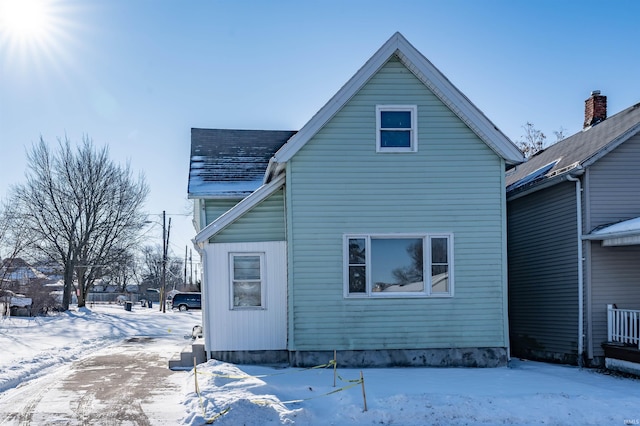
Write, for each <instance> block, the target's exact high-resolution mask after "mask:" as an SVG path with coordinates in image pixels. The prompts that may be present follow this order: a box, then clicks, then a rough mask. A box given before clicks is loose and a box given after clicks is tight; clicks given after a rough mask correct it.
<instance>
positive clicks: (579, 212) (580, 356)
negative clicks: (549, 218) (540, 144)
mask: <svg viewBox="0 0 640 426" xmlns="http://www.w3.org/2000/svg"><path fill="white" fill-rule="evenodd" d="M567 180H568V181H570V182H575V183H576V215H577V222H578V224H577V228H578V366H580V367H583V364H584V363H583V353H584V270H583V260H582V256H583V254H582V185H581V182H580V178H577V177H574V176H571V175H567Z"/></svg>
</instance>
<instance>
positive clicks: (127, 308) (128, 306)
mask: <svg viewBox="0 0 640 426" xmlns="http://www.w3.org/2000/svg"><path fill="white" fill-rule="evenodd" d="M132 307H133V302H124V310H125V311H131V308H132Z"/></svg>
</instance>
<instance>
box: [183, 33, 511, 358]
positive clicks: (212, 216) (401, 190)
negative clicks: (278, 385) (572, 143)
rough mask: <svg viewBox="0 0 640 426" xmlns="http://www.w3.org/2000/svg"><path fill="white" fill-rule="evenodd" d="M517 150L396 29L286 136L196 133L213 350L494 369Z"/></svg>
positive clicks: (196, 190) (207, 332) (502, 353)
mask: <svg viewBox="0 0 640 426" xmlns="http://www.w3.org/2000/svg"><path fill="white" fill-rule="evenodd" d="M521 161H523V156H522V153H521V152H520V151H519V150H518V149H517V147H515V145H513V143H512V142H511V141H510V140H509V139H508V138H507V137H506V136H505V135H504V134H503V133H501V132H500V131H499V130H498V129H497V128H496V127H495V125H494V124H493V123H491V122H490V121H489V120H488V119H487V117H485V115H484V114H483V113H482V112H481V111H480V110H478V109H477V108H476V107H475V106H474V105H473V104H472V103H471V102H470V101H469V99H467V98H466V97H465V96H464V95H463V94H462V93H461V92H460V91H458V89H457V88H455V87H454V86H453V85H452V84H451V82H449V80H448V79H447V78H446V77H445V76H444V75H442V74H441V73H440V72H439V71H438V70H437V69H436V68H435V67H434V66H433V64H431V62H429V61H428V60H427V59H426V58H425V57H424V56H422V54H420V52H418V51H417V50H416V49H415V48H414V47H413V46H412V45H411V44H410V43H409V42H408V41H407V40H406V39H405V38H404V37H403V36H402V35H401V34H399V33H396V34H395V35H393V36H392V37H391V38H390V39H389V40H388V41H387V42H386V43H385V44H384V45H383V46H382V47H381V48H380V49H379V50H378V51H377V52H376V53H375V54H374V55H373V56H372V57H371V58H370V59H369V60H368V61H367V62H366V63H365V64H364V66H363V67H362V68H361V69H360V70H359V71H358V72H357V73H356V74H355V75H354V76H353V77H352V78H351V79H350V80H349V81H348V82H347V83H346V84H345V85H344V86H343V87H342V89H340V90H339V91H338V93H336V94H335V95H334V96H333V97H332V98H331V99H330V100H329V102H328V103H327V104H326V105H325V106H324V107H322V109H320V111H318V113H317V114H315V115H314V116H313V117H312V118H311V120H310V121H309V122H308V123H307V124H306V125H305V126H304V127H303V128H302V129H300V131H298V132H295V131H268V130H221V129H217V130H215V129H212V130H208V129H192V146H191V165H190V174H189V190H188V192H189V197H190V198H191V199H193V201H194V204H195V221H194V223H195V225H196V230H197V235H196V237H195V239H194V242H195V244H196V245H197V248H198V249H199V252H200V253H201V255H202V259H203V268H204V269H203V275H204V277H203V285H202V292H203V305H204V313H203V323H204V324H203V325H204V336H205V349H206V351H207V354H208V356H209V357H211V358H216V359H221V360H226V361H231V362H243V363H247V362H260V363H264V362H288V363H291V364H292V365H315V364H317V363H321V362H326V361H327V360H328V359H330V358H331V357H333V351H334V350H336V351H337V352H338V358H339V362H340V363H341V365H360V366H362V365H365V366H375V365H437V366H454V365H455V366H498V365H504V364H505V363H506V361H507V357H508V328H507V323H508V319H507V258H506V199H505V180H504V179H505V175H504V173H505V169H506V168H507V167H508V166H513V165H515V164H519V163H520V162H521Z"/></svg>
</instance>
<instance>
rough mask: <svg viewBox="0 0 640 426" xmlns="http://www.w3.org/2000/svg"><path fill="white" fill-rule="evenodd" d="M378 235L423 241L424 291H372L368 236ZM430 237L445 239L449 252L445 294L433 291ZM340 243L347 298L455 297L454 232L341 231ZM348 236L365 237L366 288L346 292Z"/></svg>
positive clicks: (345, 288) (347, 287) (347, 286)
mask: <svg viewBox="0 0 640 426" xmlns="http://www.w3.org/2000/svg"><path fill="white" fill-rule="evenodd" d="M372 238H373V239H378V238H389V239H394V238H421V239H422V241H423V251H422V255H423V267H424V271H423V279H424V291H422V292H415V293H408V292H397V293H381V292H374V291H373V290H372V288H373V286H372V284H371V274H370V273H369V271H371V239H372ZM432 238H447V240H448V247H447V249H448V251H447V260H448V266H449V272H448V274H449V276H448V279H449V291H448V292H447V293H432V292H431V289H432V283H431V243H430V242H431V239H432ZM342 239H343V242H342V252H343V268H342V272H343V295H344V297H345V298H346V299H388V298H395V299H398V298H402V299H405V298H406V299H415V298H451V297H453V296H454V283H455V279H454V274H453V271H454V259H453V253H454V249H453V233H452V232H436V233H419V234H397V233H393V234H360V233H357V234H344V235H343V238H342ZM350 239H364V240H365V253H366V256H365V271H366V291H365V292H364V293H349V240H350Z"/></svg>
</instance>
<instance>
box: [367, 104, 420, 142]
mask: <svg viewBox="0 0 640 426" xmlns="http://www.w3.org/2000/svg"><path fill="white" fill-rule="evenodd" d="M416 151H418V106H417V105H376V152H416Z"/></svg>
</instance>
